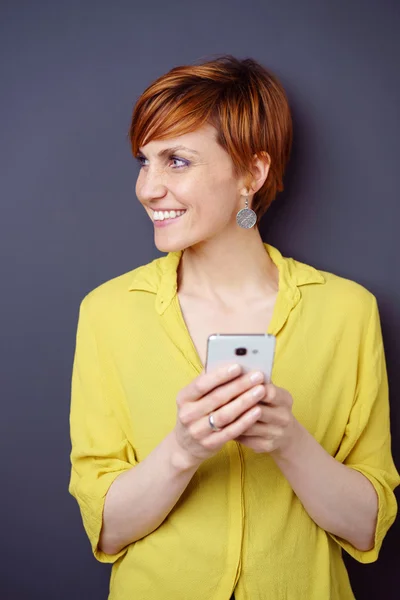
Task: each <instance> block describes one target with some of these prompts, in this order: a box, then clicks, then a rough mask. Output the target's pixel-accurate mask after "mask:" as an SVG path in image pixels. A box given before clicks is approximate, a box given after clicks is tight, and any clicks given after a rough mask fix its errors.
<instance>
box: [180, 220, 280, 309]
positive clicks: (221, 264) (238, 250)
mask: <svg viewBox="0 0 400 600" xmlns="http://www.w3.org/2000/svg"><path fill="white" fill-rule="evenodd" d="M278 277H279V273H278V269H277V267H276V266H275V265H274V263H273V262H272V260H271V259H270V257H269V254H268V252H267V251H266V249H265V246H264V244H263V241H262V239H261V236H260V233H259V231H258V229H257V228H253V229H248V230H240V231H237V230H236V231H235V232H234V234H233V235H231V236H230V239H226V237H225V236H224V239H221V237H218V238H213V239H210V240H206V241H204V242H201V243H200V244H196V245H194V246H191V247H189V248H186V249H185V250H184V252H183V254H182V258H181V261H180V264H179V270H178V288H179V293H181V294H185V295H190V296H196V297H200V298H203V299H206V300H211V301H214V302H215V301H218V302H221V303H223V304H225V305H232V304H240V303H242V302H243V301H245V302H247V301H248V300H251V299H254V298H257V297H259V296H264V295H265V294H272V293H275V292H276V291H277V290H278Z"/></svg>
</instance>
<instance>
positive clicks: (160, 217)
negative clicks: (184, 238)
mask: <svg viewBox="0 0 400 600" xmlns="http://www.w3.org/2000/svg"><path fill="white" fill-rule="evenodd" d="M185 212H186V210H170V211H159V210H155V211H153V214H152V220H153V221H154V222H155V223H163V222H164V221H174V220H176V219H179V217H181V216H182V215H184V214H185Z"/></svg>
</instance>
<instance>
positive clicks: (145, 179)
mask: <svg viewBox="0 0 400 600" xmlns="http://www.w3.org/2000/svg"><path fill="white" fill-rule="evenodd" d="M136 190H137V195H138V198H139V199H140V200H141V201H142V202H150V201H151V200H155V199H159V198H163V197H164V196H165V195H166V193H167V185H166V180H165V174H164V173H163V170H162V168H157V167H155V166H154V167H151V166H149V167H147V168H146V171H144V170H143V169H142V170H141V171H140V173H139V176H138V180H137V184H136Z"/></svg>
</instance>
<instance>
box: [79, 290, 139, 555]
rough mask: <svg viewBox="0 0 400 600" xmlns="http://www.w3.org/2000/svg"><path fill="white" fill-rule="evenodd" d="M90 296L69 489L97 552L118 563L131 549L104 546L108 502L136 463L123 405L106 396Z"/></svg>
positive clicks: (82, 317)
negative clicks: (107, 549) (110, 493)
mask: <svg viewBox="0 0 400 600" xmlns="http://www.w3.org/2000/svg"><path fill="white" fill-rule="evenodd" d="M87 298H88V297H86V298H84V299H83V301H82V303H81V305H80V310H79V319H78V327H77V333H76V346H75V354H74V361H73V371H72V381H71V409H70V433H71V446H72V449H71V477H70V482H69V492H70V493H71V494H72V496H74V498H75V499H76V500H77V502H78V505H79V509H80V512H81V515H82V521H83V525H84V528H85V531H86V533H87V535H88V538H89V541H90V544H91V547H92V551H93V554H94V556H95V557H96V559H97V560H99V561H100V562H107V563H113V562H115V561H116V560H117V559H118V558H119V557H120V556H122V555H123V554H124V553H125V552H126V548H125V549H122V550H121V551H120V552H119V553H118V554H113V555H109V554H106V553H104V552H103V551H101V550H100V549H99V538H100V533H101V528H102V519H103V508H104V501H105V497H106V494H107V492H108V489H109V488H110V486H111V484H112V482H113V481H114V480H115V479H116V477H118V475H120V473H123V472H124V471H126V470H128V469H130V468H132V467H133V466H134V465H135V464H136V460H135V453H134V450H133V448H132V446H131V444H130V443H129V441H128V440H127V437H126V434H125V432H124V429H123V427H122V426H121V419H120V418H119V414H118V407H117V406H115V403H114V402H113V398H109V397H107V390H106V387H105V385H104V369H106V367H107V365H104V364H100V361H99V354H98V347H97V342H96V335H95V331H94V328H93V326H92V325H91V322H90V318H89V310H88V307H87V303H88V300H87Z"/></svg>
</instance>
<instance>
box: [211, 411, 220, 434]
mask: <svg viewBox="0 0 400 600" xmlns="http://www.w3.org/2000/svg"><path fill="white" fill-rule="evenodd" d="M208 422H209V423H210V427H211V429H212V430H213V431H221V429H222V427H217V426H216V424H215V423H214V413H210V414H209V415H208Z"/></svg>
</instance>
